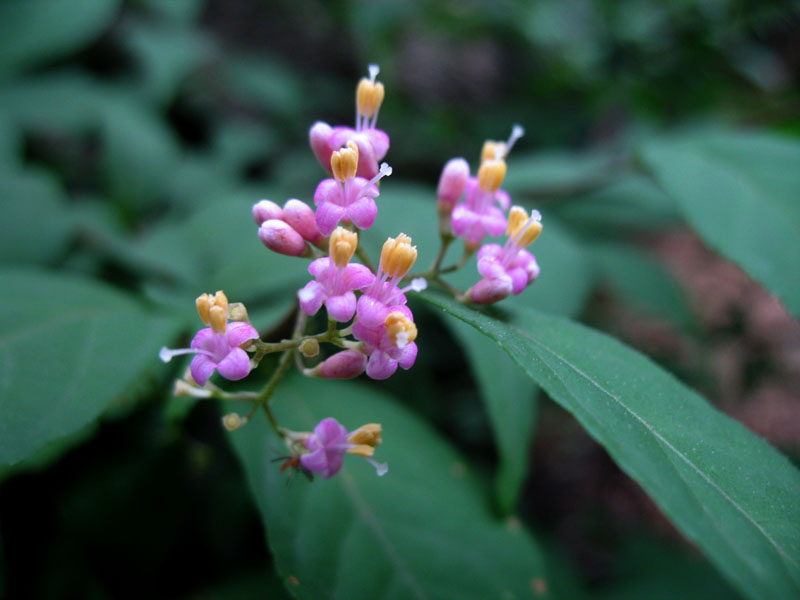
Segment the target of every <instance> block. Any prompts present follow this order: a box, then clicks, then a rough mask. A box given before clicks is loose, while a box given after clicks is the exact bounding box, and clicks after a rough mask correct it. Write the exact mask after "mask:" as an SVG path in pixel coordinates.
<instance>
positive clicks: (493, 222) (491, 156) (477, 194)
mask: <svg viewBox="0 0 800 600" xmlns="http://www.w3.org/2000/svg"><path fill="white" fill-rule="evenodd" d="M523 134H524V131H523V129H522V127H520V126H519V125H515V126H514V128H513V130H512V132H511V136H510V137H509V139H508V141H507V142H493V141H487V142H486V143H485V144H484V146H483V151H482V152H481V166H480V168H479V169H478V176H477V177H469V178H468V179H467V180H466V183H465V185H464V201H463V202H461V203H460V204H458V205H456V207H455V208H454V209H453V212H452V215H451V221H452V227H453V233H454V234H455V235H456V236H458V237H462V238H464V239H465V242H466V244H467V246H468V247H472V248H473V249H474V248H477V247H478V246H479V245H480V243H481V242H482V241H483V238H485V237H486V235H487V234H488V235H492V236H498V235H501V234H502V233H503V231H504V230H505V228H506V225H507V223H506V218H505V215H504V211H505V210H508V206H509V204H510V203H511V200H510V198H509V196H508V194H507V193H506V192H504V191H503V190H501V189H500V185H501V184H502V183H503V179H504V178H505V175H506V162H505V157H506V156H507V155H508V153H509V152H510V151H511V148H512V147H513V146H514V143H515V142H516V141H517V140H518V139H519V138H520V137H521V136H522V135H523ZM495 204H498V205H499V208H498V207H497V206H495Z"/></svg>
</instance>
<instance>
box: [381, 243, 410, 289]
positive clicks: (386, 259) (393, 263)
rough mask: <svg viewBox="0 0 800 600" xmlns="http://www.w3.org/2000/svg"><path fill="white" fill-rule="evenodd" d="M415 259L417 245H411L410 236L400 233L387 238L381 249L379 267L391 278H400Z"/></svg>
mask: <svg viewBox="0 0 800 600" xmlns="http://www.w3.org/2000/svg"><path fill="white" fill-rule="evenodd" d="M416 260H417V247H416V246H412V245H411V238H410V237H408V236H407V235H405V234H404V233H401V234H400V235H398V236H397V237H396V238H388V239H387V240H386V241H385V242H384V244H383V248H382V250H381V262H380V269H381V271H383V272H384V273H386V274H387V275H388V276H389V277H391V278H397V279H402V278H403V277H405V274H406V273H408V271H409V269H411V267H412V266H414V263H415V262H416Z"/></svg>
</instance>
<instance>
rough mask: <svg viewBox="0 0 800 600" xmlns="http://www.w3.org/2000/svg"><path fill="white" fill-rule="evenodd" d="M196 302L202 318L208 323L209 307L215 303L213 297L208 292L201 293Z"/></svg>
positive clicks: (198, 312)
mask: <svg viewBox="0 0 800 600" xmlns="http://www.w3.org/2000/svg"><path fill="white" fill-rule="evenodd" d="M194 303H195V306H197V314H198V315H200V319H201V320H202V321H203V323H205V324H206V325H208V309H209V308H211V305H212V304H213V302H212V298H211V297H210V296H209V295H208V294H200V295H199V296H198V297H197V299H196V300H195V301H194Z"/></svg>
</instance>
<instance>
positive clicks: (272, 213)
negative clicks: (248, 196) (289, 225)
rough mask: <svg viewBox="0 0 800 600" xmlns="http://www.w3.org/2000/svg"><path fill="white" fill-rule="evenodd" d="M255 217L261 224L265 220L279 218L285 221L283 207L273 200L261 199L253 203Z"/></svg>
mask: <svg viewBox="0 0 800 600" xmlns="http://www.w3.org/2000/svg"><path fill="white" fill-rule="evenodd" d="M253 219H254V220H255V222H256V225H261V224H262V223H263V222H264V221H269V220H270V219H278V220H279V221H283V211H282V210H281V207H280V206H278V205H277V204H275V203H274V202H272V201H271V200H259V201H258V202H256V203H255V204H253Z"/></svg>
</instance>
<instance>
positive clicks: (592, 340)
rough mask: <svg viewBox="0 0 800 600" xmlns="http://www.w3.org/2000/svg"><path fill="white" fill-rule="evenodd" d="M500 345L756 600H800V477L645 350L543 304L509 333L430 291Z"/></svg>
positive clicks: (430, 297)
mask: <svg viewBox="0 0 800 600" xmlns="http://www.w3.org/2000/svg"><path fill="white" fill-rule="evenodd" d="M420 297H421V298H423V299H425V300H427V301H428V302H430V303H431V304H433V305H435V306H438V307H440V308H441V309H443V310H445V311H446V312H448V313H449V314H451V315H453V316H455V317H457V318H459V319H461V320H462V321H465V322H467V323H469V324H470V325H472V326H473V327H475V328H476V329H478V330H479V331H480V332H481V333H483V334H484V335H486V336H488V337H489V338H490V339H492V340H494V341H495V342H497V343H498V344H500V346H501V347H502V348H503V349H504V350H505V351H506V352H507V353H508V354H509V355H510V356H511V357H512V358H513V359H514V360H515V361H516V362H517V363H518V364H519V365H520V366H521V367H522V368H523V369H525V371H526V372H527V373H528V375H529V376H530V377H531V378H533V379H534V380H535V381H536V382H537V383H539V385H541V386H542V387H543V388H544V389H545V390H546V391H547V393H548V394H549V395H550V396H551V397H552V398H553V399H554V400H555V401H556V402H558V403H559V404H561V405H562V406H563V407H564V408H566V409H567V410H568V411H570V412H571V413H572V414H573V415H574V416H575V417H576V418H577V419H578V421H579V422H580V423H581V424H582V425H583V426H584V427H585V428H586V429H587V431H588V432H589V433H590V434H591V435H592V436H593V437H594V438H595V439H596V440H597V441H598V442H600V443H601V444H602V445H603V446H604V447H605V448H606V450H608V452H609V454H610V455H611V456H612V457H613V458H614V460H615V461H616V462H617V463H618V464H619V465H620V467H622V469H623V470H625V471H626V472H627V473H628V474H629V475H630V476H631V477H633V478H634V479H635V480H636V481H638V482H639V484H640V485H641V486H642V487H643V488H644V489H645V491H646V492H647V493H648V494H650V496H652V497H653V499H654V500H655V501H656V502H657V503H658V505H659V506H660V507H661V509H662V510H663V511H664V512H665V513H666V514H667V516H669V518H670V519H671V520H672V521H673V522H674V523H675V524H676V525H677V526H678V528H679V529H681V530H682V531H683V532H684V534H686V536H687V537H688V538H689V539H691V540H692V541H694V542H696V543H697V544H698V545H699V546H700V547H701V548H703V550H704V551H705V552H706V553H707V554H708V556H709V558H710V559H711V561H712V562H713V563H714V564H716V566H717V567H718V568H719V569H720V570H721V571H722V572H723V574H724V575H725V576H726V577H728V578H729V579H730V580H731V581H732V582H733V583H734V584H736V585H737V586H738V587H739V588H740V589H741V590H742V591H743V592H745V593H746V594H748V595H749V596H750V597H752V598H786V599H787V600H789V599H791V598H796V597H797V596H798V593H800V503H798V502H797V498H798V497H800V473H798V471H797V470H796V469H795V468H794V467H793V466H792V465H791V464H790V463H789V461H788V460H787V459H786V458H785V457H784V456H782V455H781V454H780V453H778V452H777V451H776V450H775V449H774V448H772V447H771V446H770V445H769V444H767V443H766V442H765V441H764V440H762V439H761V438H759V437H757V436H756V435H754V434H752V433H751V432H749V431H748V430H746V429H745V428H744V427H742V426H741V425H740V424H739V423H737V422H736V421H734V420H732V419H730V418H729V417H727V416H725V415H723V414H721V413H719V412H718V411H717V410H715V409H714V408H713V407H711V406H710V405H709V404H708V403H707V402H706V401H705V400H704V399H703V398H701V397H700V396H698V395H697V394H696V393H694V392H692V391H691V390H689V389H687V388H686V387H684V386H683V385H682V384H681V383H679V382H678V381H677V380H676V379H675V378H674V377H673V376H671V375H670V374H668V373H666V372H665V371H663V370H662V369H661V368H660V367H658V366H656V365H655V364H653V363H652V362H650V361H649V360H648V359H646V358H645V357H644V356H642V355H641V354H639V353H637V352H635V351H634V350H631V349H630V348H628V347H626V346H624V345H622V344H620V343H619V342H617V341H616V340H614V339H612V338H609V337H607V336H605V335H603V334H600V333H598V332H596V331H592V330H591V329H588V328H586V327H583V326H581V325H578V324H576V323H573V322H571V321H569V320H566V319H562V318H559V317H553V316H548V315H545V314H543V313H539V312H537V311H535V310H533V309H527V310H523V309H517V310H515V311H514V313H515V314H514V321H515V325H514V326H511V325H508V324H505V323H503V322H501V321H498V320H496V319H493V318H491V317H489V316H487V315H486V314H483V313H481V312H477V311H475V310H473V309H471V308H468V307H466V306H463V305H460V304H458V303H456V302H454V301H452V300H450V299H446V298H444V297H442V296H440V295H437V294H432V293H430V292H429V293H426V294H423V295H420Z"/></svg>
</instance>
